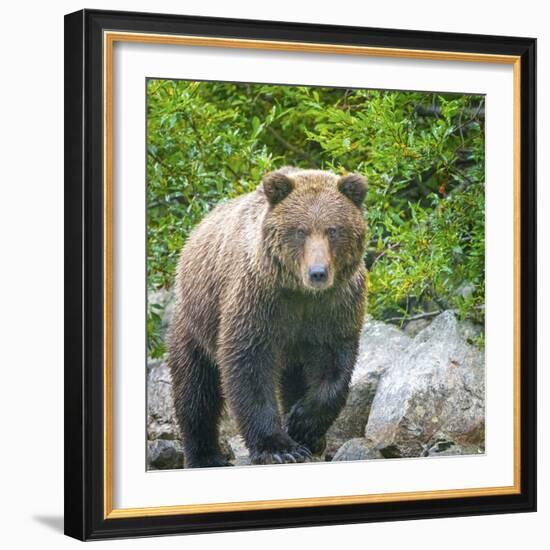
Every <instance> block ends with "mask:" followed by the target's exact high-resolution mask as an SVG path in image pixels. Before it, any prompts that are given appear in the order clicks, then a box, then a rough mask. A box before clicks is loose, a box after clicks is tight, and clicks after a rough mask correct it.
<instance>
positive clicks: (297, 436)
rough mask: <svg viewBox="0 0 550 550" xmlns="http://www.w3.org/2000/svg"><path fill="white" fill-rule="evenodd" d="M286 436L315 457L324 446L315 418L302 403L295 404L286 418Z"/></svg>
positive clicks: (324, 441) (324, 442)
mask: <svg viewBox="0 0 550 550" xmlns="http://www.w3.org/2000/svg"><path fill="white" fill-rule="evenodd" d="M285 425H286V430H287V432H288V435H289V436H290V437H291V438H292V439H294V440H295V441H298V442H299V443H301V444H303V445H306V446H307V448H308V449H310V450H311V452H312V453H313V454H315V455H318V454H321V453H322V452H323V451H324V449H325V446H326V440H325V437H324V434H319V430H318V428H317V426H316V423H315V418H313V417H312V415H311V414H308V413H307V411H306V409H305V407H304V404H303V402H302V401H298V402H297V403H295V404H294V405H293V406H292V408H291V409H290V411H289V413H288V416H287V418H286V422H285Z"/></svg>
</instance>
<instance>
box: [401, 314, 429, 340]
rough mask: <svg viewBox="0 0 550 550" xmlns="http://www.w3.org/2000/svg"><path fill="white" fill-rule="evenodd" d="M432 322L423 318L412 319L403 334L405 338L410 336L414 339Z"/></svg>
mask: <svg viewBox="0 0 550 550" xmlns="http://www.w3.org/2000/svg"><path fill="white" fill-rule="evenodd" d="M431 322H432V320H431V319H428V318H424V319H413V320H412V321H409V322H408V323H407V324H406V325H405V327H404V328H403V330H404V331H405V334H406V335H407V336H410V337H411V338H414V337H415V336H416V335H417V334H418V333H419V332H420V331H422V330H424V329H425V328H426V327H428V326H429V325H430V323H431Z"/></svg>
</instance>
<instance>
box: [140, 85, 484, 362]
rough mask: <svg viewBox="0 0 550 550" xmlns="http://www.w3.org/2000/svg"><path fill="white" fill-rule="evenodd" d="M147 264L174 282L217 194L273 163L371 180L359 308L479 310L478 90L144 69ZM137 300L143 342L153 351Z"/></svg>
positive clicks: (232, 190)
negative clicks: (210, 77)
mask: <svg viewBox="0 0 550 550" xmlns="http://www.w3.org/2000/svg"><path fill="white" fill-rule="evenodd" d="M147 86H148V87H147V100H148V102H147V214H148V220H147V221H148V226H147V227H148V239H147V245H148V248H147V275H148V280H147V282H148V288H149V289H150V290H153V289H159V288H166V287H169V286H170V285H171V284H172V279H173V275H174V271H175V266H176V262H177V257H178V254H179V250H180V248H181V246H182V245H183V243H184V242H185V239H186V238H187V236H188V235H189V232H190V231H191V230H192V228H193V227H194V226H195V225H196V224H197V223H198V222H199V221H200V220H201V219H202V218H203V217H204V215H205V214H206V213H207V212H208V211H209V210H210V209H211V208H213V207H214V206H215V205H216V204H219V203H220V202H223V201H226V200H228V199H230V198H233V197H236V196H238V195H240V194H242V193H246V192H248V191H251V190H252V189H254V188H255V187H256V185H257V184H258V183H259V181H260V179H261V177H262V175H263V174H264V173H265V172H267V171H269V170H272V169H275V168H278V167H280V166H284V165H294V166H301V167H304V168H321V169H329V170H333V171H335V172H337V173H345V172H360V173H363V174H364V175H366V176H367V178H368V180H369V191H368V197H367V209H366V216H367V221H368V225H369V244H368V248H367V250H366V255H365V261H366V264H367V267H368V268H369V273H370V275H369V300H368V308H369V313H371V314H372V315H373V316H374V317H376V318H379V319H383V320H391V321H393V322H398V323H403V322H406V321H407V320H408V319H410V317H411V316H414V315H416V314H421V313H423V312H426V311H433V310H438V309H446V308H453V309H456V310H457V311H458V312H459V314H460V315H461V316H463V317H468V318H472V319H474V320H476V321H483V304H484V295H485V287H484V279H485V276H484V258H485V248H484V247H485V240H484V210H485V199H484V197H485V191H484V178H485V176H484V164H485V162H484V125H483V116H484V100H483V98H482V97H480V96H465V95H453V94H432V93H420V92H397V91H379V90H350V89H335V88H312V87H302V86H277V85H264V84H256V85H252V84H231V83H215V82H187V81H172V80H149V81H148V85H147ZM161 314H162V312H161V311H159V310H158V309H153V307H150V308H149V311H148V335H149V338H148V343H149V352H150V353H151V355H153V356H160V355H162V353H163V351H164V350H163V344H162V337H161V316H162V315H161Z"/></svg>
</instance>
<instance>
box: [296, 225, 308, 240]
mask: <svg viewBox="0 0 550 550" xmlns="http://www.w3.org/2000/svg"><path fill="white" fill-rule="evenodd" d="M296 237H297V238H298V239H305V237H306V230H305V229H303V228H301V227H298V228H297V229H296Z"/></svg>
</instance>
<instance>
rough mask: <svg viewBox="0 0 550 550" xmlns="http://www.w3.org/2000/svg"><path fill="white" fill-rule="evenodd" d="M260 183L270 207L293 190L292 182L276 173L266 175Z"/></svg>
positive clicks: (283, 175) (285, 176)
mask: <svg viewBox="0 0 550 550" xmlns="http://www.w3.org/2000/svg"><path fill="white" fill-rule="evenodd" d="M262 183H263V186H264V193H265V196H266V197H267V200H268V201H269V204H271V206H275V205H276V204H277V203H278V202H281V201H282V200H283V199H284V198H285V197H287V196H288V195H289V194H290V192H291V191H292V190H293V189H294V183H293V181H292V180H291V179H290V178H289V177H288V176H287V175H285V174H283V173H281V172H278V171H275V172H269V173H268V174H266V175H265V176H264V177H263V179H262Z"/></svg>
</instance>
